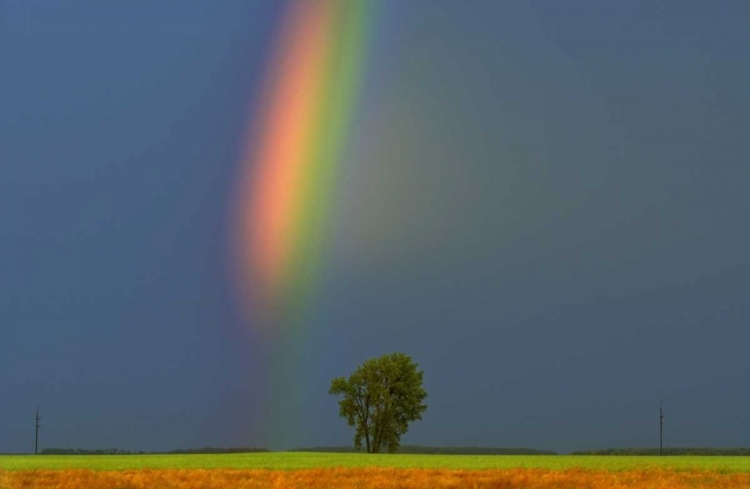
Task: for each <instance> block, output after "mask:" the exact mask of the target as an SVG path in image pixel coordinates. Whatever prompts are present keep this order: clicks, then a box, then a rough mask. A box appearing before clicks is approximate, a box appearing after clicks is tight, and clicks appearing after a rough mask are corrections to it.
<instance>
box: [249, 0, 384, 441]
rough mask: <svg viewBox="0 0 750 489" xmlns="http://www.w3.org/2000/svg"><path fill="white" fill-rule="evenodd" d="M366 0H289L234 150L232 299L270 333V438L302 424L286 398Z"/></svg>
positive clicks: (361, 45)
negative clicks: (243, 137)
mask: <svg viewBox="0 0 750 489" xmlns="http://www.w3.org/2000/svg"><path fill="white" fill-rule="evenodd" d="M371 2H372V0H290V3H289V6H288V9H287V10H286V12H285V14H284V17H283V22H282V25H281V29H280V32H279V37H278V39H277V42H276V46H275V51H274V54H273V56H272V58H271V63H270V66H269V70H268V78H267V84H266V86H265V89H264V92H263V94H262V97H261V102H260V107H259V112H258V115H257V117H255V118H254V120H253V121H252V123H251V126H250V130H249V134H248V138H247V149H246V151H245V154H244V156H243V160H242V162H241V163H242V171H243V175H242V179H241V181H240V193H239V209H238V210H239V213H238V215H239V216H240V219H239V223H238V230H239V240H238V248H237V251H238V258H239V262H240V263H241V268H240V270H238V272H239V274H240V277H239V279H240V280H239V283H240V293H241V301H242V303H243V305H244V306H247V308H248V311H247V312H248V313H249V318H251V319H252V321H253V324H254V326H255V327H256V329H260V330H262V331H265V332H267V333H271V337H270V340H271V342H270V343H269V344H268V345H266V346H267V347H268V348H269V349H270V350H271V351H272V353H271V357H272V358H271V365H268V366H267V368H268V377H269V379H272V380H270V382H269V387H268V389H269V392H266V396H264V398H266V399H267V403H268V405H267V406H266V408H267V409H268V412H267V416H268V418H269V419H268V426H269V429H270V432H269V437H270V444H271V445H276V446H277V447H279V448H282V447H285V446H286V447H290V446H293V444H294V443H299V442H298V441H292V440H291V439H290V438H289V437H288V436H287V435H291V436H292V437H294V436H295V433H298V432H299V431H300V430H299V429H298V427H299V426H303V425H305V423H304V422H302V420H301V419H300V413H299V411H295V406H297V405H300V404H302V405H304V404H305V402H306V399H308V398H309V396H308V392H309V389H310V387H309V386H310V385H311V382H309V380H310V378H309V377H310V375H312V374H313V373H314V371H315V369H314V367H315V365H317V364H319V361H320V359H319V358H317V359H316V358H315V355H314V354H311V353H310V346H308V343H309V342H308V341H307V340H306V335H309V334H312V331H310V329H311V328H310V326H309V323H310V320H309V318H311V317H312V316H313V315H314V308H313V304H314V300H315V291H316V285H317V284H318V283H319V280H318V275H319V274H320V270H321V268H322V263H321V262H322V260H323V259H324V257H325V253H326V249H327V248H328V243H329V241H330V235H331V221H332V219H331V218H332V215H333V213H334V211H335V209H336V208H337V207H338V205H337V204H338V203H337V201H336V194H337V189H338V187H339V179H340V176H341V174H342V172H343V171H344V169H345V166H346V165H345V164H344V162H343V161H342V160H343V158H344V155H345V151H346V148H347V145H348V142H349V141H350V140H351V138H352V131H351V126H352V124H353V122H354V118H355V116H356V113H357V106H358V105H359V104H358V100H359V99H360V98H361V97H360V92H361V86H362V82H363V78H364V76H363V71H364V68H365V59H364V58H365V52H366V44H367V38H368V35H367V34H368V33H367V31H368V26H369V25H370V24H371V21H370V19H369V17H370V16H371V15H372V14H371V11H370V9H371V7H372V3H371ZM300 372H304V375H306V376H307V377H306V378H301V377H300V375H301V374H300ZM297 440H299V439H298V438H297Z"/></svg>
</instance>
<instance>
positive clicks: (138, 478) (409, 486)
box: [0, 467, 750, 489]
mask: <svg viewBox="0 0 750 489" xmlns="http://www.w3.org/2000/svg"><path fill="white" fill-rule="evenodd" d="M267 487H274V488H279V489H287V488H289V489H292V488H320V489H323V488H326V489H328V488H349V487H352V488H361V489H369V488H373V489H374V488H394V489H395V488H404V489H427V488H446V489H447V488H488V489H489V488H502V489H605V488H606V489H620V488H622V489H625V488H628V489H688V488H690V489H694V488H703V489H713V488H716V489H719V488H721V489H730V488H731V489H735V488H737V489H740V488H748V487H750V474H748V473H722V472H715V471H705V470H699V471H678V470H661V469H652V470H624V471H607V470H587V469H568V470H548V469H523V468H517V469H502V470H462V469H397V468H382V467H381V468H378V467H372V468H321V469H302V470H238V469H158V470H151V469H143V470H122V471H113V470H98V471H95V470H87V469H73V470H16V471H0V488H2V489H31V488H50V489H79V488H80V489H84V488H85V489H147V488H148V489H150V488H159V489H170V488H185V489H214V488H216V489H219V488H235V489H250V488H267Z"/></svg>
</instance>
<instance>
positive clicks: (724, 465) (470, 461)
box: [0, 452, 750, 473]
mask: <svg viewBox="0 0 750 489" xmlns="http://www.w3.org/2000/svg"><path fill="white" fill-rule="evenodd" d="M332 467H350V468H362V467H385V468H410V469H470V470H488V469H510V468H533V469H548V470H566V469H574V468H581V469H588V470H608V471H623V470H649V469H670V470H680V471H682V470H684V471H687V470H710V471H715V472H744V473H750V457H715V456H711V457H700V456H684V457H679V456H674V457H634V456H623V457H618V456H569V455H558V456H554V455H553V456H544V455H368V454H357V453H289V452H286V453H285V452H276V453H248V454H222V455H93V456H87V455H72V456H71V455H68V456H65V455H39V456H34V455H7V456H0V470H3V469H4V470H12V471H15V470H36V469H52V470H62V469H92V470H138V469H218V468H222V469H272V470H294V469H317V468H332Z"/></svg>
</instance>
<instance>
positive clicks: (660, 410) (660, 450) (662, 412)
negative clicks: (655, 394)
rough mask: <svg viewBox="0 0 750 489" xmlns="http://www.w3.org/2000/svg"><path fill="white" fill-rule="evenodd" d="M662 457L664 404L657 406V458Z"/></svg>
mask: <svg viewBox="0 0 750 489" xmlns="http://www.w3.org/2000/svg"><path fill="white" fill-rule="evenodd" d="M661 455H664V403H663V402H662V403H661V404H659V456H661Z"/></svg>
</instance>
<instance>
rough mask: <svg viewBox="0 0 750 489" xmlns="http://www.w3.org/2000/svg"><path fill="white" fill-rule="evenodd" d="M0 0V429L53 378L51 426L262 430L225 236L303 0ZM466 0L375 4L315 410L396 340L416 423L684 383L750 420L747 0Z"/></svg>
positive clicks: (639, 421)
mask: <svg viewBox="0 0 750 489" xmlns="http://www.w3.org/2000/svg"><path fill="white" fill-rule="evenodd" d="M0 5H2V10H0V66H2V72H1V73H2V75H1V78H0V83H1V85H0V86H1V88H2V89H1V90H0V107H1V108H2V110H1V111H0V129H1V131H0V151H1V152H0V219H1V220H2V226H0V233H2V234H0V236H1V237H2V241H0V246H2V248H1V250H0V251H1V253H0V271H1V273H2V276H1V277H0V321H2V326H1V327H2V330H1V332H0V339H1V340H2V341H1V342H0V362H2V363H1V364H0V365H1V366H2V369H1V370H0V397H1V398H2V406H1V407H0V409H1V410H0V451H16V450H28V449H29V446H30V445H29V440H30V439H31V438H30V433H31V431H30V429H31V427H32V423H31V422H30V418H31V414H32V411H33V409H34V408H35V407H36V405H37V404H41V405H42V406H43V407H44V410H45V428H44V438H43V439H44V440H45V443H47V444H48V445H56V446H59V445H67V446H86V447H95V446H120V447H122V448H131V449H162V448H171V447H177V446H196V445H201V446H202V445H209V444H210V445H253V444H265V443H267V442H268V440H266V439H264V438H263V436H261V434H262V433H263V425H264V424H265V423H266V420H265V419H263V416H262V415H261V414H260V411H258V409H257V407H258V404H259V403H261V404H262V401H259V400H258V399H255V396H256V394H257V393H258V392H263V389H262V385H263V383H264V382H268V381H269V379H267V378H265V376H264V369H265V364H264V360H265V359H267V358H268V357H269V356H272V355H274V352H273V351H268V347H269V346H268V345H266V344H264V343H263V342H262V340H261V339H260V338H258V337H256V336H255V335H254V334H253V333H252V330H250V331H248V330H247V329H246V328H245V325H244V324H243V319H242V318H241V317H239V315H238V309H237V307H236V304H234V296H233V293H234V292H233V291H232V289H231V283H230V280H229V277H230V275H231V274H230V273H229V268H230V267H231V266H232V264H231V261H230V259H229V257H228V254H227V250H228V249H229V246H228V243H227V240H228V237H229V235H230V233H229V232H228V227H229V226H230V225H231V223H230V222H229V220H228V219H229V217H228V216H229V215H230V211H231V193H232V189H233V187H232V183H233V182H232V181H233V178H234V177H235V176H236V174H237V156H238V154H239V153H238V150H239V148H240V146H241V143H242V138H243V134H244V131H245V124H246V121H247V118H248V112H250V114H252V110H253V106H254V102H257V96H258V87H259V81H260V80H261V78H262V75H263V67H264V62H265V61H266V60H267V57H268V53H269V49H270V43H271V40H272V39H273V32H274V29H275V27H276V25H277V21H278V17H279V14H280V9H281V8H280V4H275V3H252V2H239V1H238V2H223V3H218V4H216V3H214V2H198V1H192V2H181V3H180V6H179V8H177V7H176V6H175V5H176V4H168V3H160V4H154V3H153V2H128V3H125V4H123V3H116V2H65V3H61V4H60V5H57V6H54V5H52V4H51V3H47V2H37V3H34V2H31V3H29V2H12V1H5V2H2V3H0ZM467 5H468V4H466V3H463V2H452V1H447V0H446V1H438V2H435V1H429V2H428V1H424V0H420V1H413V2H408V3H404V2H385V3H382V4H381V9H380V10H379V12H380V14H379V15H380V17H379V19H378V29H377V30H376V31H375V32H376V38H375V42H374V44H373V51H372V53H373V54H372V58H371V63H370V66H369V70H368V77H367V84H366V87H365V97H364V99H363V110H362V112H361V117H360V118H359V120H358V123H357V126H356V128H355V129H356V131H355V133H356V135H357V136H356V142H355V144H354V145H353V147H352V148H351V151H350V155H349V159H348V164H347V167H346V173H345V175H344V178H343V180H342V181H343V182H344V186H343V188H342V197H341V205H340V209H339V211H338V214H337V221H336V223H337V226H336V239H335V240H333V242H332V244H331V247H330V257H329V259H328V260H326V263H327V264H328V266H327V267H326V270H325V272H326V273H325V284H324V286H322V287H320V289H321V290H323V291H324V292H323V293H322V297H320V299H319V301H318V304H319V306H318V308H317V309H316V311H315V314H314V315H311V317H310V321H309V324H308V325H307V328H309V331H311V332H312V334H310V335H309V336H310V338H311V339H310V343H311V344H310V345H308V348H309V352H312V353H310V362H311V365H310V366H309V367H310V370H311V371H314V372H315V373H314V374H313V375H314V384H316V385H317V386H318V389H317V391H318V392H319V393H320V394H319V395H318V396H314V397H313V398H311V399H304V400H300V407H299V412H300V416H301V418H302V419H303V420H305V421H306V423H303V425H305V426H309V429H307V430H305V432H304V433H301V434H300V436H299V439H298V440H295V441H296V442H297V443H299V444H343V443H347V442H348V441H349V433H348V431H347V429H346V427H345V426H343V425H342V423H341V421H340V420H338V419H337V418H336V409H335V404H334V403H333V400H332V399H329V398H328V396H327V395H326V394H325V391H326V390H327V389H326V383H327V382H328V381H329V380H330V378H331V377H333V376H334V375H341V374H343V373H346V372H348V371H349V370H351V369H352V368H353V367H354V366H355V365H356V364H357V363H359V362H360V361H361V360H362V359H364V358H366V357H367V356H371V355H377V354H381V353H384V352H388V351H391V350H394V349H399V350H404V351H406V352H408V353H410V354H413V355H414V356H415V358H416V359H417V360H418V361H419V362H420V364H421V365H422V366H423V367H424V368H425V370H426V379H427V387H428V392H429V393H430V398H429V404H430V409H429V411H428V413H427V415H426V417H425V420H424V421H423V422H422V423H419V424H415V425H414V427H413V429H412V432H411V433H410V434H409V438H408V440H407V441H408V442H411V443H426V444H462V445H502V446H509V445H525V446H536V447H540V448H551V449H556V450H570V449H578V448H593V447H601V446H613V445H647V444H649V443H653V442H654V440H655V439H654V426H655V423H654V416H655V411H656V409H657V406H658V403H659V401H660V400H662V399H663V400H664V401H665V403H666V404H667V406H668V408H669V411H668V413H669V416H670V417H669V424H668V431H667V433H668V438H667V440H668V442H669V443H670V444H675V445H724V446H729V445H743V444H744V445H746V444H747V440H748V438H750V427H748V425H747V423H746V422H745V421H744V419H743V414H744V413H746V412H747V408H748V406H749V405H750V397H748V394H747V392H744V391H742V389H741V382H742V380H743V379H744V378H746V377H747V375H748V373H750V362H748V360H747V359H746V358H745V355H744V345H745V344H746V343H747V341H748V339H750V337H749V336H748V332H747V328H746V327H745V324H746V323H747V320H748V318H749V317H750V307H748V305H747V299H746V298H747V296H748V292H749V290H748V289H749V288H750V286H749V285H748V273H749V272H750V258H748V257H747V255H746V251H745V250H747V249H748V245H749V244H750V243H749V241H750V233H749V232H748V231H747V229H746V228H747V226H746V225H745V223H746V221H747V209H748V208H749V206H748V204H750V202H748V201H749V200H750V198H748V197H747V195H746V193H745V191H744V189H745V188H746V186H747V182H748V177H750V169H748V168H747V167H746V165H745V164H744V163H745V160H746V155H747V154H748V149H749V148H748V142H747V140H746V137H745V136H746V134H747V133H748V129H749V127H748V126H750V121H748V114H750V110H748V109H750V103H749V102H750V99H749V97H750V96H748V94H747V91H746V89H745V87H747V86H750V69H748V67H747V63H746V60H747V59H748V54H749V53H748V49H749V48H748V45H749V44H748V42H747V41H748V39H747V37H748V36H747V34H745V32H744V30H745V29H744V21H745V20H746V19H747V18H748V14H750V7H747V6H746V5H745V4H744V3H743V2H726V3H722V4H721V5H713V4H709V3H705V2H629V3H622V4H619V5H616V6H615V5H607V6H604V5H603V4H600V3H598V2H576V3H575V5H565V6H562V5H555V6H550V5H544V6H542V5H541V4H539V5H536V6H534V5H527V4H516V3H512V2H472V3H471V7H470V8H469V7H468V6H467ZM316 332H319V334H316ZM312 391H313V392H315V391H316V390H315V389H312ZM303 411H307V413H306V414H303Z"/></svg>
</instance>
